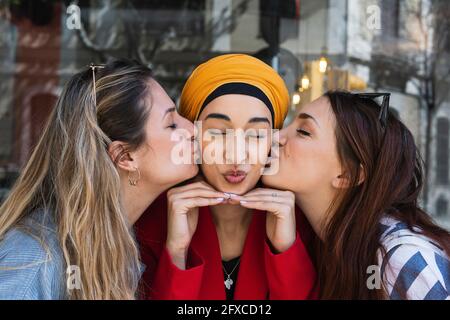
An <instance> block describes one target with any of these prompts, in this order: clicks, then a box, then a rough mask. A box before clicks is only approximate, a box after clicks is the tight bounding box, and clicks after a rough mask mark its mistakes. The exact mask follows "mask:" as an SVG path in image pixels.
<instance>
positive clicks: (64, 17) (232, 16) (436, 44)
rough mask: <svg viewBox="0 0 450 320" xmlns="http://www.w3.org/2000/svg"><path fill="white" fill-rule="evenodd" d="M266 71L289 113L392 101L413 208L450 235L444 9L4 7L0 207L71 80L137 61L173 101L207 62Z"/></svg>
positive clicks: (38, 3) (410, 4)
mask: <svg viewBox="0 0 450 320" xmlns="http://www.w3.org/2000/svg"><path fill="white" fill-rule="evenodd" d="M229 52H243V53H248V54H251V55H254V56H256V57H258V58H260V59H262V60H264V61H265V62H267V63H268V64H270V65H272V66H273V67H274V68H275V69H276V70H277V71H278V72H279V73H280V75H281V76H282V77H283V79H284V80H285V81H286V84H287V86H288V88H289V91H290V95H291V106H290V112H289V116H288V118H287V119H286V122H287V123H288V122H289V121H291V119H292V115H293V114H295V111H296V109H297V108H298V107H299V106H301V105H302V104H304V103H308V102H310V101H312V100H313V99H315V98H317V97H319V96H320V95H322V94H323V93H324V92H325V91H327V90H330V89H346V90H352V91H389V92H392V97H391V108H392V109H394V110H395V113H396V114H397V115H398V117H399V118H400V119H401V120H402V121H403V122H404V123H405V124H406V125H407V126H408V127H409V129H410V130H411V131H412V132H413V134H414V136H415V139H416V143H417V144H418V146H419V148H420V151H421V153H422V157H423V158H424V160H425V163H426V177H427V179H426V183H425V188H424V192H423V194H422V197H421V204H422V206H423V207H425V208H426V210H427V211H428V212H430V213H431V214H432V215H433V217H434V218H435V219H436V220H437V221H438V222H439V223H440V224H442V225H443V226H445V227H447V228H448V229H450V204H449V203H450V174H449V165H450V160H449V155H450V143H449V134H450V125H449V124H450V93H449V91H450V90H449V89H450V85H449V83H450V59H449V58H450V1H448V0H184V1H183V0H148V1H125V0H82V1H51V0H0V202H1V201H2V199H4V197H5V196H6V195H7V194H8V191H9V189H10V188H11V186H12V184H13V183H14V181H15V179H16V178H17V175H18V174H19V172H20V168H21V167H22V166H23V165H24V163H25V162H26V160H27V159H28V157H29V155H30V152H31V150H32V149H33V146H34V144H35V143H36V141H37V139H38V137H39V135H40V132H41V130H42V125H43V124H44V122H45V120H46V118H47V117H48V115H49V113H50V111H51V109H52V107H53V105H54V103H55V101H56V99H57V97H58V94H59V93H60V92H61V89H62V86H63V85H64V83H65V82H66V81H67V79H68V78H69V77H70V76H71V75H72V74H74V73H75V72H77V71H78V70H80V69H82V68H85V67H86V66H87V65H89V64H90V63H91V62H94V63H104V62H106V61H108V60H109V59H112V58H114V57H128V58H135V59H138V60H140V61H141V62H143V63H145V64H147V65H148V66H150V67H151V68H152V69H153V70H154V73H155V76H156V79H157V80H158V81H160V83H161V84H162V85H163V86H164V88H165V89H166V90H167V91H168V92H169V94H170V96H171V97H172V98H173V99H174V101H178V97H179V95H180V92H181V89H182V86H183V83H184V81H185V80H186V79H187V77H188V76H189V74H190V72H191V71H192V70H193V69H194V68H195V67H196V66H197V65H198V64H200V63H202V62H203V61H205V60H207V59H209V58H211V57H214V56H216V55H220V54H224V53H229Z"/></svg>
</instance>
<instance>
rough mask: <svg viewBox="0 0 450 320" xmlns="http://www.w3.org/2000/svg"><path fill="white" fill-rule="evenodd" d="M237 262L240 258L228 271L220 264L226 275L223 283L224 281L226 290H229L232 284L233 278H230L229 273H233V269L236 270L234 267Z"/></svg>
mask: <svg viewBox="0 0 450 320" xmlns="http://www.w3.org/2000/svg"><path fill="white" fill-rule="evenodd" d="M239 262H241V259H240V258H239V260H238V262H237V263H236V265H235V266H234V268H233V270H232V271H231V272H230V273H228V272H227V270H226V269H225V267H224V266H223V264H222V268H223V271H224V272H225V274H226V275H227V279H226V280H225V281H224V283H225V287H227V289H228V290H230V289H231V286H232V285H233V279H231V275H232V274H233V272H234V270H236V267H237V266H238V265H239Z"/></svg>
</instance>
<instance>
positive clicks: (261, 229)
mask: <svg viewBox="0 0 450 320" xmlns="http://www.w3.org/2000/svg"><path fill="white" fill-rule="evenodd" d="M265 218H266V214H265V213H263V212H255V213H254V214H253V217H252V221H251V223H250V226H249V230H248V234H247V238H246V241H245V245H244V249H243V252H242V255H241V260H240V266H239V271H238V275H237V281H236V287H235V291H234V299H235V300H263V299H286V300H288V299H291V300H294V299H295V300H301V299H310V298H315V297H316V290H315V289H314V286H315V280H316V273H315V270H314V267H313V264H312V262H311V259H310V257H309V254H308V251H307V250H306V248H305V245H304V244H303V241H308V242H309V241H310V240H311V238H312V237H313V232H312V229H311V227H310V225H309V224H308V222H307V220H306V219H305V217H304V215H303V214H301V213H299V212H297V238H296V240H295V243H294V244H293V245H292V246H291V247H290V248H289V249H288V250H286V251H285V252H283V253H280V254H274V253H272V251H271V249H270V247H269V245H268V240H267V236H266V224H265ZM166 234H167V201H166V195H165V194H163V195H162V196H161V197H159V198H158V199H157V201H155V202H154V203H153V204H152V205H151V206H150V207H149V208H148V209H147V211H146V212H145V213H144V214H143V216H142V217H141V218H140V219H139V221H138V222H137V223H136V235H137V238H138V241H139V244H140V248H141V249H140V250H141V258H142V260H143V262H144V264H145V265H146V270H145V271H144V275H143V286H142V288H143V294H144V297H145V298H147V299H157V300H197V299H199V300H225V299H226V294H225V287H224V276H223V269H222V259H221V254H220V247H219V241H218V238H217V233H216V229H215V226H214V224H213V221H212V217H211V214H210V211H209V208H208V207H203V208H200V212H199V221H198V225H197V230H196V232H195V234H194V236H193V238H192V241H191V245H190V248H189V252H188V257H187V261H186V270H181V269H179V268H178V267H177V266H175V265H174V264H173V262H172V260H171V257H170V255H169V254H168V252H167V250H166V247H165V242H166ZM302 240H303V241H302Z"/></svg>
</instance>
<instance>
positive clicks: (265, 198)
mask: <svg viewBox="0 0 450 320" xmlns="http://www.w3.org/2000/svg"><path fill="white" fill-rule="evenodd" d="M240 200H244V201H263V202H268V203H270V202H274V203H280V204H286V205H290V206H293V205H294V201H292V200H291V199H289V198H282V197H274V196H272V195H251V196H243V197H241V199H240Z"/></svg>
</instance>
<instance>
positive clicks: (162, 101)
mask: <svg viewBox="0 0 450 320" xmlns="http://www.w3.org/2000/svg"><path fill="white" fill-rule="evenodd" d="M148 85H149V88H150V97H149V98H151V100H152V101H151V105H152V109H161V108H158V106H160V107H161V106H163V107H164V109H163V110H160V111H161V112H164V111H165V107H167V106H171V105H173V102H172V99H171V98H170V97H169V96H168V95H167V93H166V91H165V90H164V89H163V87H162V86H161V85H160V84H159V83H158V82H157V81H156V80H154V79H150V80H149V81H148ZM155 107H156V108H155ZM155 111H156V110H155Z"/></svg>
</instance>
